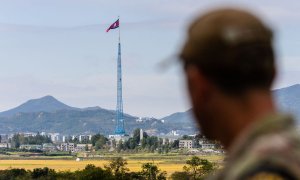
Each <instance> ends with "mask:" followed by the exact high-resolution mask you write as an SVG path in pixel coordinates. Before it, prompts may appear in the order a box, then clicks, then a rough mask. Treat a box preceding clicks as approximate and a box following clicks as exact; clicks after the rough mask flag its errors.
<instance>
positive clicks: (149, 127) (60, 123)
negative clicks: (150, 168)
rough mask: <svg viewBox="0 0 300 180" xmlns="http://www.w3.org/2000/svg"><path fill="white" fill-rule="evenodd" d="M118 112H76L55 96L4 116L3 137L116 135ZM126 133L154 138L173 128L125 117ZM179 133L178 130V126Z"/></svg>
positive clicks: (89, 109) (0, 116)
mask: <svg viewBox="0 0 300 180" xmlns="http://www.w3.org/2000/svg"><path fill="white" fill-rule="evenodd" d="M115 117H116V112H115V111H113V110H107V109H103V108H101V107H98V106H96V107H87V108H74V107H71V106H68V105H66V104H64V103H62V102H60V101H58V100H57V99H55V98H54V97H52V96H45V97H42V98H39V99H33V100H29V101H27V102H25V103H23V104H21V105H20V106H18V107H16V108H14V109H11V110H8V111H4V112H2V113H0V134H1V133H15V132H37V131H39V132H43V131H44V132H58V133H61V134H66V135H71V134H80V133H92V134H93V133H99V132H100V133H102V134H106V135H108V134H112V133H113V132H114V129H115V124H116V123H115V120H114V119H115ZM124 121H125V130H126V132H127V133H131V132H133V130H134V129H136V128H142V129H144V130H145V131H148V132H149V133H150V134H151V133H153V134H157V133H168V132H169V131H171V130H172V128H173V126H169V125H167V124H165V123H164V122H163V121H161V120H158V119H155V118H141V119H138V118H137V117H135V116H131V115H128V114H124ZM175 129H178V127H176V125H175Z"/></svg>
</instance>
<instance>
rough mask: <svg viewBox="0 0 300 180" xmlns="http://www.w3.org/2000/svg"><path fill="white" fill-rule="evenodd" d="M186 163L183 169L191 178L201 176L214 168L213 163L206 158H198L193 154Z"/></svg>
mask: <svg viewBox="0 0 300 180" xmlns="http://www.w3.org/2000/svg"><path fill="white" fill-rule="evenodd" d="M186 164H187V166H184V167H183V169H184V170H185V172H187V173H189V174H190V175H191V176H192V177H193V179H199V178H202V177H203V176H205V175H207V174H208V173H210V172H212V171H213V170H215V169H216V166H215V164H213V163H211V162H209V161H208V160H207V159H200V158H199V157H197V156H193V157H192V158H191V159H189V160H187V161H186Z"/></svg>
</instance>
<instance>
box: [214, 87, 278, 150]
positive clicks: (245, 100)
mask: <svg viewBox="0 0 300 180" xmlns="http://www.w3.org/2000/svg"><path fill="white" fill-rule="evenodd" d="M229 104H230V106H227V108H226V111H227V112H226V113H225V116H223V117H220V118H221V119H224V118H226V121H225V122H228V123H226V124H224V126H226V127H223V129H224V131H225V132H223V136H222V137H219V138H220V140H221V142H222V143H223V145H224V146H225V148H226V149H227V150H228V149H230V146H232V144H233V143H234V141H235V140H236V139H237V137H239V136H240V135H241V133H242V132H244V131H245V130H246V129H247V128H248V127H250V126H251V125H252V124H253V123H256V122H257V121H259V120H261V118H262V117H264V116H266V115H268V114H271V113H274V112H275V111H276V108H275V106H274V103H273V99H272V95H271V93H270V92H267V91H266V92H265V91H251V92H248V93H247V94H245V95H244V96H243V97H242V98H239V99H235V100H233V101H232V102H230V103H229ZM223 115H224V114H223ZM224 134H226V135H225V136H224Z"/></svg>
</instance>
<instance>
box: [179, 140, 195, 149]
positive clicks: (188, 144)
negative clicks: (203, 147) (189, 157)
mask: <svg viewBox="0 0 300 180" xmlns="http://www.w3.org/2000/svg"><path fill="white" fill-rule="evenodd" d="M179 148H187V149H192V148H194V141H193V140H179Z"/></svg>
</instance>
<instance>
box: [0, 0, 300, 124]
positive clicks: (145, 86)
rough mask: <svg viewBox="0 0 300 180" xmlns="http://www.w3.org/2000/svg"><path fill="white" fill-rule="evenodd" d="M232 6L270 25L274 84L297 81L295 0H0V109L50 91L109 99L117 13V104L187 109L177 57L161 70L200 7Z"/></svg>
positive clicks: (136, 109) (151, 110) (83, 102)
mask: <svg viewBox="0 0 300 180" xmlns="http://www.w3.org/2000/svg"><path fill="white" fill-rule="evenodd" d="M224 5H225V6H238V7H242V8H244V9H248V10H250V11H252V12H254V13H255V14H257V15H259V16H260V17H262V18H263V20H264V21H265V22H266V23H267V24H269V25H270V26H271V27H272V28H273V29H274V30H275V33H276V34H275V47H276V50H277V59H278V65H279V69H280V73H279V77H278V80H277V82H276V83H275V85H274V88H280V87H285V86H288V85H292V84H296V83H299V82H300V79H299V77H300V62H299V57H300V51H299V47H300V36H299V30H300V11H299V9H300V2H299V1H297V0H288V1H282V0H273V1H270V0H259V1H258V0H257V1H255V2H253V1H251V2H250V1H245V0H243V1H242V0H240V1H220V0H214V1H212V0H201V1H197V0H151V1H149V0H125V1H124V0H122V1H121V0H120V1H116V0H106V1H101V0H97V1H96V0H42V1H41V0H0V61H1V65H0V72H1V73H0V87H1V88H0V102H1V103H0V111H4V110H7V109H10V108H12V107H15V106H17V105H19V104H21V103H23V102H24V101H26V100H28V99H32V98H39V97H42V96H45V95H52V96H54V97H56V98H57V99H59V100H61V101H62V102H64V103H66V104H68V105H71V106H74V107H89V106H100V107H103V108H107V109H115V106H116V58H117V40H118V31H117V30H112V31H110V32H109V33H106V32H105V30H106V29H107V28H108V26H109V25H110V24H111V23H113V22H114V21H115V20H116V19H117V17H118V15H120V16H121V19H120V22H121V25H120V26H121V41H122V61H123V99H124V111H125V112H126V113H129V114H132V115H136V116H154V117H157V118H159V117H163V116H166V115H169V114H171V113H174V112H178V111H185V110H187V109H188V108H189V103H188V101H187V100H186V99H187V98H186V92H185V87H184V82H183V78H182V72H181V69H180V67H179V65H178V64H174V65H171V66H170V67H169V68H168V69H167V70H162V69H161V68H160V67H161V66H160V65H159V64H160V62H162V61H164V60H165V59H172V58H173V57H174V56H175V55H176V54H177V53H178V51H179V49H180V47H181V46H182V42H183V40H184V38H185V31H186V26H187V25H188V24H189V23H190V22H191V21H192V20H193V18H194V17H195V16H196V15H198V14H199V13H203V12H205V11H207V10H209V9H211V8H215V7H219V6H224Z"/></svg>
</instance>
